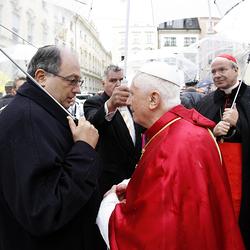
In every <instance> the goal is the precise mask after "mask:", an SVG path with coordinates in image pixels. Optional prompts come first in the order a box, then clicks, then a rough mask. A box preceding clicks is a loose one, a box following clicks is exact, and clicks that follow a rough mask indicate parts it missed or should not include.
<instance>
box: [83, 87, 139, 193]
mask: <svg viewBox="0 0 250 250" xmlns="http://www.w3.org/2000/svg"><path fill="white" fill-rule="evenodd" d="M108 99H109V96H108V95H107V94H106V93H105V92H104V93H103V94H102V95H100V96H98V95H96V96H93V97H91V98H89V99H87V100H86V101H85V103H84V114H85V117H86V119H87V120H89V121H90V122H91V123H92V124H94V126H95V127H96V128H97V129H98V131H99V135H100V137H99V141H98V146H97V151H98V153H99V154H100V156H101V159H102V162H103V173H102V175H101V178H100V189H101V192H102V194H104V193H105V192H106V191H108V190H109V189H110V188H111V187H112V185H114V184H117V183H119V182H121V181H123V180H124V179H127V178H130V177H131V175H132V173H133V172H134V169H135V166H136V164H137V162H138V160H139V158H140V155H141V133H142V131H143V128H142V127H140V126H139V125H138V124H134V125H135V135H136V143H135V145H134V144H133V141H132V139H131V136H130V134H129V130H128V128H127V126H126V123H125V122H124V120H123V118H122V115H121V114H120V112H116V113H115V115H114V117H113V119H112V120H111V121H107V120H106V118H105V115H106V113H105V108H104V103H105V102H106V101H107V100H108Z"/></svg>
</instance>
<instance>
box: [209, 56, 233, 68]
mask: <svg viewBox="0 0 250 250" xmlns="http://www.w3.org/2000/svg"><path fill="white" fill-rule="evenodd" d="M231 64H232V62H230V61H229V60H228V59H226V58H222V57H216V58H215V59H214V60H213V61H212V63H211V67H212V68H213V67H216V66H228V65H231Z"/></svg>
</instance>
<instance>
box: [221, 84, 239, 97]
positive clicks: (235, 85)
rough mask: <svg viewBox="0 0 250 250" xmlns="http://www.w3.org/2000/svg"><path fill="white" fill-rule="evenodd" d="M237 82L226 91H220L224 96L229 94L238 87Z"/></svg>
mask: <svg viewBox="0 0 250 250" xmlns="http://www.w3.org/2000/svg"><path fill="white" fill-rule="evenodd" d="M239 84H240V83H239V81H237V83H236V84H234V85H233V86H232V87H230V88H228V89H221V90H222V91H224V92H225V94H227V95H228V94H230V93H231V92H232V90H233V89H235V88H237V87H238V86H239Z"/></svg>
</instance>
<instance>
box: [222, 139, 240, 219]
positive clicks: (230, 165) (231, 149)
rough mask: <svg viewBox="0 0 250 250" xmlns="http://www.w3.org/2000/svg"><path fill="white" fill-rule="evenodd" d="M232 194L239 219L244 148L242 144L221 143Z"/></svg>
mask: <svg viewBox="0 0 250 250" xmlns="http://www.w3.org/2000/svg"><path fill="white" fill-rule="evenodd" d="M219 147H220V150H221V154H222V157H223V161H224V164H225V167H226V170H227V176H228V180H229V184H230V188H231V192H232V199H233V206H234V211H235V215H236V218H237V219H238V218H239V214H240V205H241V191H242V169H241V166H242V146H241V143H232V142H223V143H219Z"/></svg>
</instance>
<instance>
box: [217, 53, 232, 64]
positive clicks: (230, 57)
mask: <svg viewBox="0 0 250 250" xmlns="http://www.w3.org/2000/svg"><path fill="white" fill-rule="evenodd" d="M216 57H222V58H226V59H228V60H230V61H232V62H234V63H236V64H237V61H236V58H235V57H233V56H231V55H229V54H220V55H218V56H216Z"/></svg>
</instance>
